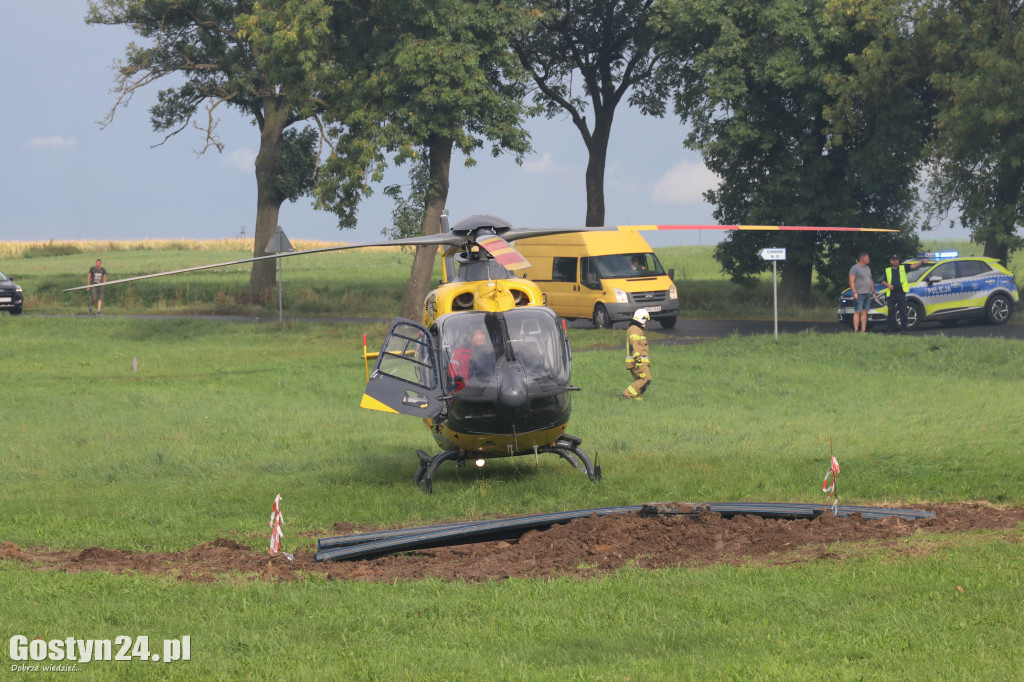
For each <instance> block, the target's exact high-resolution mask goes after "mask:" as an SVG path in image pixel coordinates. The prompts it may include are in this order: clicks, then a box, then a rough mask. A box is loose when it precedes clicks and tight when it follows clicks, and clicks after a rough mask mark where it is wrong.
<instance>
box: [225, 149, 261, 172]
mask: <svg viewBox="0 0 1024 682" xmlns="http://www.w3.org/2000/svg"><path fill="white" fill-rule="evenodd" d="M222 163H223V164H224V165H225V166H231V167H232V168H234V169H236V170H239V171H242V172H243V173H252V171H253V167H254V166H255V165H256V152H254V151H253V150H251V149H246V148H245V147H243V148H241V149H236V150H234V151H233V152H231V153H230V154H227V155H226V156H224V159H223V161H222Z"/></svg>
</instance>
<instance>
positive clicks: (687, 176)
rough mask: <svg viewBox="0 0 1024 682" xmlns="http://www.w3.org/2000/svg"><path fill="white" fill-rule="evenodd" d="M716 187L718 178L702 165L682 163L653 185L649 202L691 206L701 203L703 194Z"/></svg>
mask: <svg viewBox="0 0 1024 682" xmlns="http://www.w3.org/2000/svg"><path fill="white" fill-rule="evenodd" d="M717 186H718V176H716V175H715V174H714V173H712V172H711V171H709V170H708V169H707V167H706V166H705V165H704V164H702V163H691V162H689V161H683V162H682V163H680V164H677V165H676V166H674V167H673V168H672V169H671V170H669V171H668V172H667V173H665V175H663V176H661V179H660V180H658V181H657V182H656V183H654V189H653V190H652V191H651V200H652V201H655V202H656V203H659V204H692V203H696V202H700V201H703V200H704V197H703V196H701V195H702V194H703V192H705V191H706V190H709V189H712V188H714V187H717Z"/></svg>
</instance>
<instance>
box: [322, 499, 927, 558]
mask: <svg viewBox="0 0 1024 682" xmlns="http://www.w3.org/2000/svg"><path fill="white" fill-rule="evenodd" d="M832 509H833V508H832V507H831V506H830V505H824V504H799V503H788V502H753V503H752V502H710V503H694V504H690V503H680V504H646V505H630V506H624V507H601V508H596V509H580V510H576V511H568V512H555V513H550V514H533V515H530V516H520V517H515V518H510V519H490V520H484V521H464V522H456V523H446V524H437V525H433V526H419V527H414V528H396V529H391V530H383V531H375V532H371V533H355V534H351V535H340V536H335V537H329V538H321V539H320V541H319V542H318V545H317V548H318V550H319V551H318V552H317V553H316V561H318V562H320V561H337V560H341V559H360V558H368V557H372V556H381V555H385V554H394V553H396V552H406V551H410V550H414V549H427V548H430V547H442V546H449V545H459V544H465V543H469V542H484V541H487V540H497V539H505V538H512V537H518V536H520V535H522V534H523V533H524V532H526V531H528V530H535V529H536V530H540V529H544V528H550V527H551V526H554V525H558V524H564V523H569V522H570V521H572V520H574V519H579V518H586V517H589V516H606V515H610V514H629V513H634V512H638V513H641V514H645V515H649V516H688V517H691V518H693V517H696V516H698V515H699V514H701V513H706V512H713V513H718V514H721V515H722V516H724V517H727V518H729V517H732V516H738V515H755V516H761V517H763V518H778V519H801V518H802V519H813V518H816V517H818V516H821V515H822V514H825V513H826V512H831V511H832ZM854 514H860V515H861V516H862V517H863V518H865V519H873V520H877V519H883V518H887V517H898V518H903V519H908V520H917V519H926V518H933V517H934V516H935V514H934V512H930V511H923V510H918V509H891V508H888V507H861V506H843V505H840V506H838V507H836V508H835V515H836V516H840V517H843V516H852V515H854Z"/></svg>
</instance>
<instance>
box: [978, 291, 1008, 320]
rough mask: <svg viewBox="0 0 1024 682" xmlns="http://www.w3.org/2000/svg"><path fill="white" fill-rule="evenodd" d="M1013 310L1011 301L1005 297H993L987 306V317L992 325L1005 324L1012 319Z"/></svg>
mask: <svg viewBox="0 0 1024 682" xmlns="http://www.w3.org/2000/svg"><path fill="white" fill-rule="evenodd" d="M1012 310H1013V308H1012V304H1011V303H1010V299H1008V298H1006V297H1005V296H998V295H997V296H993V297H992V298H990V299H988V303H986V304H985V317H987V318H988V321H989V322H991V323H992V324H1003V323H1005V322H1006V321H1007V320H1008V319H1010V313H1011V312H1012Z"/></svg>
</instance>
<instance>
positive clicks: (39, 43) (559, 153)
mask: <svg viewBox="0 0 1024 682" xmlns="http://www.w3.org/2000/svg"><path fill="white" fill-rule="evenodd" d="M3 4H4V10H5V11H4V15H5V16H4V21H3V23H2V25H0V74H2V76H0V78H2V83H3V84H4V91H5V93H4V94H5V97H4V101H5V106H4V108H3V114H2V115H0V116H2V125H0V145H2V148H3V150H4V160H5V162H4V163H3V164H0V200H2V204H3V210H2V211H0V241H11V240H18V241H21V240H40V239H56V240H62V239H143V238H177V237H182V238H221V237H231V236H237V235H239V234H240V233H241V232H242V230H243V229H244V231H245V234H246V235H249V236H251V235H252V234H253V228H252V226H253V224H254V222H255V212H256V208H255V198H256V181H255V177H254V173H253V160H254V159H255V156H256V150H257V148H258V144H259V134H258V131H257V129H256V128H255V126H253V125H252V124H251V123H250V122H249V121H247V120H245V119H243V118H242V117H241V116H240V115H239V114H237V113H236V112H234V111H228V110H226V109H225V110H224V111H223V112H221V114H220V122H219V125H218V131H219V133H220V136H221V138H222V140H223V141H224V142H225V149H224V151H223V152H222V153H218V152H217V151H216V150H211V151H209V152H207V153H206V154H204V155H198V154H197V153H196V150H198V149H199V148H200V147H201V146H202V144H203V137H202V135H201V134H200V133H199V132H198V131H196V130H186V131H184V132H182V133H180V134H179V135H177V136H176V137H174V138H172V139H170V140H169V141H167V142H166V143H165V144H162V145H160V143H161V142H162V141H163V135H162V134H158V133H156V132H153V130H152V128H151V126H150V123H149V112H148V109H149V107H150V106H151V105H152V103H153V102H154V101H155V97H156V92H157V90H158V89H159V87H166V86H160V85H159V84H157V85H156V87H154V86H150V89H149V90H148V91H142V92H141V93H139V94H138V95H137V96H136V97H135V98H134V99H133V100H132V101H131V102H130V103H129V104H128V106H127V107H125V108H121V109H118V110H117V112H116V113H115V116H114V120H113V122H112V123H111V124H110V125H108V126H107V127H106V128H101V127H100V126H99V124H98V123H97V121H99V120H100V119H102V118H103V117H104V116H105V115H106V114H107V113H108V112H109V111H110V109H111V107H112V106H113V104H114V95H113V94H111V92H110V89H111V87H112V86H113V82H114V74H113V71H112V68H111V67H112V64H113V62H114V60H115V59H118V58H121V57H122V56H123V55H124V48H125V46H126V45H127V44H128V43H129V42H131V41H132V40H133V39H134V38H135V36H134V34H132V33H130V32H129V31H127V30H126V29H123V28H120V27H109V26H87V25H86V24H85V22H84V20H83V17H84V16H85V13H86V9H87V3H86V2H84V0H83V1H79V0H32V1H31V2H18V1H15V0H4V2H3ZM528 127H529V129H530V131H531V134H532V136H533V146H534V149H535V151H534V153H532V154H531V155H529V156H528V157H527V158H526V159H525V162H524V163H523V165H522V166H517V165H516V164H515V163H514V161H513V160H512V159H511V158H499V159H492V158H490V157H489V156H486V155H484V156H481V157H480V158H478V159H477V160H478V162H479V163H478V165H477V166H476V167H474V168H465V167H464V166H463V164H462V162H463V161H464V159H463V158H459V159H458V160H457V161H456V162H454V163H453V172H452V182H451V191H450V193H449V197H448V210H449V212H450V214H451V216H452V219H453V222H454V221H457V220H460V219H461V218H463V217H465V216H467V215H471V214H474V213H494V214H496V215H499V216H502V217H503V218H506V219H507V220H509V221H511V222H512V223H513V224H514V225H517V226H522V227H529V226H537V227H540V226H545V227H551V226H561V225H582V224H583V223H584V216H585V209H586V204H585V192H584V176H583V174H584V168H585V166H586V149H585V147H584V145H583V141H582V139H581V138H580V136H579V133H578V132H577V131H576V129H575V128H574V127H573V126H572V124H571V123H570V122H569V121H568V120H564V119H562V120H558V119H556V120H552V121H549V120H546V119H534V120H532V121H531V122H530V123H529V126H528ZM684 135H685V131H684V129H683V128H682V127H681V126H680V124H679V123H678V121H677V120H675V119H674V118H671V117H669V118H666V119H660V120H659V119H651V118H648V117H643V116H640V115H639V114H638V113H635V112H634V111H632V110H627V109H626V108H624V107H621V108H620V110H619V111H618V112H617V115H616V119H615V125H614V127H613V130H612V143H611V147H610V150H609V154H608V168H607V173H606V186H605V191H606V199H605V202H606V224H608V225H622V224H636V223H644V224H650V223H655V224H677V223H686V224H692V223H709V222H713V220H712V217H711V210H712V209H711V206H710V205H708V204H707V203H706V202H704V201H703V199H702V198H701V193H702V192H703V191H704V190H706V189H708V188H709V187H711V186H713V184H714V182H715V178H714V176H713V175H712V174H711V173H709V172H708V171H707V169H706V168H704V166H703V164H702V163H701V160H700V157H699V156H698V155H697V154H695V153H693V152H690V151H688V150H686V149H684V148H683V145H682V140H683V137H684ZM157 145H159V146H157ZM403 181H404V175H403V174H401V173H397V174H394V175H393V176H392V177H391V178H390V179H389V183H395V182H403ZM390 210H391V202H390V200H389V199H388V198H387V197H385V196H383V193H382V192H379V191H378V192H377V193H376V194H375V195H374V196H373V197H371V198H370V199H369V200H368V201H366V202H364V203H363V204H362V206H361V207H360V210H359V218H360V225H359V227H358V228H356V229H355V230H344V231H340V230H338V228H337V226H336V223H335V221H334V219H333V218H332V216H331V215H329V214H326V213H323V212H318V211H315V210H313V208H312V207H311V205H310V201H309V200H308V199H300V200H299V201H298V202H296V203H286V204H285V205H284V206H283V207H282V210H281V217H280V224H281V226H282V228H283V229H284V231H285V233H286V234H287V235H288V236H289V237H290V238H292V239H318V240H329V241H350V242H354V241H359V242H362V241H376V240H378V239H380V238H381V237H380V234H381V229H382V228H383V227H384V226H386V225H387V223H388V221H389V219H390ZM648 234H650V233H648ZM720 237H721V233H719V232H704V233H689V234H683V233H674V234H673V235H671V236H670V237H661V236H659V237H657V238H654V239H652V240H651V241H652V243H654V244H655V245H660V244H668V243H675V244H697V243H703V244H713V243H715V242H717V241H718V239H720Z"/></svg>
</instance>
